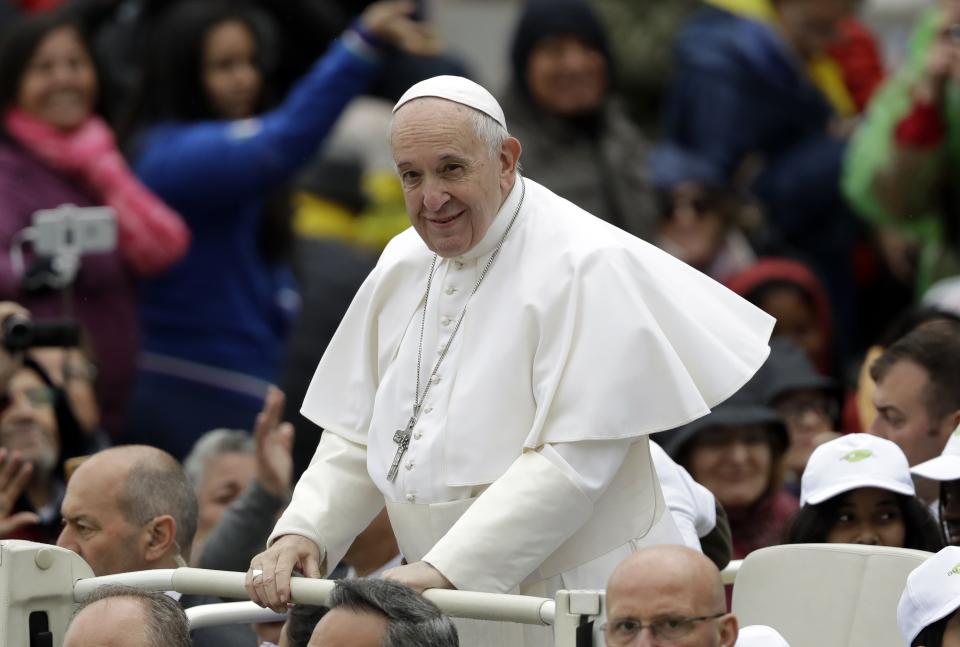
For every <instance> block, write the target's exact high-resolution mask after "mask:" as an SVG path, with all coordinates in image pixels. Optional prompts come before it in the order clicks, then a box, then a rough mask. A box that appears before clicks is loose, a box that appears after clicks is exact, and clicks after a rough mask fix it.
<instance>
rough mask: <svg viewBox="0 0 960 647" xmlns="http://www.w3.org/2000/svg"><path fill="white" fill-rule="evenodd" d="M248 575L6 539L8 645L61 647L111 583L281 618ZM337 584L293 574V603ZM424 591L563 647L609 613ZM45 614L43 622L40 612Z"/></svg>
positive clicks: (0, 626)
mask: <svg viewBox="0 0 960 647" xmlns="http://www.w3.org/2000/svg"><path fill="white" fill-rule="evenodd" d="M245 576H246V574H245V573H234V572H228V571H212V570H202V569H196V568H177V569H166V570H163V569H159V570H150V571H140V572H136V573H124V574H120V575H109V576H105V577H93V573H92V572H91V570H90V567H89V566H88V565H87V564H86V562H84V561H83V560H82V559H81V558H80V557H79V556H78V555H77V554H76V553H73V552H72V551H69V550H66V549H63V548H59V547H56V546H47V545H44V544H36V543H33V542H27V541H17V540H6V541H0V647H23V646H24V645H27V644H34V642H35V641H34V638H37V637H39V638H40V639H42V640H43V641H45V642H43V643H42V644H49V645H52V646H53V647H61V644H62V642H63V635H64V633H65V632H66V629H67V625H68V624H69V622H70V617H71V615H72V613H73V609H74V608H75V606H76V602H77V600H79V599H81V598H83V597H84V596H86V595H87V594H89V593H91V592H92V591H94V590H95V589H96V588H98V587H101V586H104V585H107V584H126V585H128V586H134V587H137V588H141V589H148V590H154V591H177V592H179V593H183V594H195V595H207V596H214V597H220V598H227V599H237V600H244V602H240V603H223V604H213V605H206V606H204V607H194V608H192V609H190V610H189V611H188V618H189V619H190V620H191V623H192V626H193V627H208V626H215V625H220V624H231V623H238V622H242V623H248V622H270V621H274V620H277V619H279V618H280V617H281V616H278V615H277V614H274V613H273V612H272V611H269V610H265V609H261V608H260V607H257V606H256V605H254V604H253V603H252V602H249V597H248V595H247V591H246V589H245V588H244V586H243V585H244V580H245ZM334 586H335V583H334V582H333V581H332V580H321V579H309V578H303V577H297V578H293V580H292V581H291V598H292V601H294V602H298V603H302V604H313V605H325V604H326V603H327V601H328V598H329V596H330V593H331V592H332V591H333V587H334ZM424 597H426V598H427V599H428V600H430V601H432V602H433V603H434V604H436V605H437V606H438V607H439V608H440V609H441V610H442V611H443V612H444V613H446V614H447V615H449V616H451V617H454V618H469V619H474V620H482V621H492V622H509V623H519V624H524V625H538V626H544V627H550V628H551V630H552V632H553V635H554V644H555V647H583V646H584V645H589V644H591V643H590V642H589V641H588V640H585V639H584V638H583V637H582V638H581V639H580V640H579V642H578V637H577V636H578V634H581V635H585V634H589V633H590V632H589V631H586V630H585V628H584V627H583V626H582V625H584V623H585V621H590V620H593V619H596V618H598V617H599V616H600V615H601V613H602V612H603V601H604V594H603V592H602V591H559V592H558V593H557V595H556V596H555V598H554V599H552V600H551V599H549V598H537V597H529V596H522V595H501V594H494V593H477V592H470V591H450V590H440V589H432V590H429V591H426V592H425V593H424ZM37 614H39V617H42V619H43V623H42V624H43V627H42V629H40V628H36V626H35V623H34V620H35V616H36V615H37Z"/></svg>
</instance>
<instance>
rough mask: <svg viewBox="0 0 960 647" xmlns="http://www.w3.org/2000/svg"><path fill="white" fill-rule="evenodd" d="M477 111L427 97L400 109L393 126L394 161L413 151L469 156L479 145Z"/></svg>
mask: <svg viewBox="0 0 960 647" xmlns="http://www.w3.org/2000/svg"><path fill="white" fill-rule="evenodd" d="M479 114H480V113H478V112H477V111H475V110H473V109H472V108H469V107H467V106H464V105H460V104H458V103H454V102H453V101H447V100H446V99H437V98H434V97H424V98H420V99H414V100H412V101H410V102H408V103H406V104H404V105H403V106H401V107H400V108H399V109H398V110H397V111H396V112H395V113H394V115H393V120H392V121H391V124H390V142H389V143H390V149H391V151H392V152H393V156H394V161H396V162H399V161H400V158H402V157H406V155H407V154H408V153H410V152H412V151H414V150H416V151H418V152H423V151H424V150H427V151H433V152H435V153H437V154H446V153H455V152H457V151H459V152H466V151H469V150H473V148H474V147H477V146H478V145H479V144H480V140H479V137H478V134H477V129H476V127H475V126H474V118H475V116H476V115H479Z"/></svg>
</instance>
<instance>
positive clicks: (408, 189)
mask: <svg viewBox="0 0 960 647" xmlns="http://www.w3.org/2000/svg"><path fill="white" fill-rule="evenodd" d="M472 120H473V116H472V114H471V110H470V109H469V108H466V107H464V106H461V105H458V104H456V103H453V102H451V101H446V100H443V99H434V98H424V99H417V100H414V101H411V102H410V103H408V104H406V105H404V106H403V107H401V108H400V109H399V110H398V111H397V114H396V117H395V119H394V123H393V129H392V131H391V147H392V149H393V158H394V162H395V163H396V165H397V172H398V173H399V174H400V181H401V183H402V185H403V193H404V200H405V202H406V206H407V214H408V215H409V216H410V222H411V224H412V225H413V228H414V229H416V230H417V233H418V234H420V237H421V238H422V239H423V241H424V242H425V243H426V244H427V247H429V248H430V249H431V250H432V251H434V252H436V253H437V254H439V255H440V256H444V257H453V256H460V255H461V254H464V253H465V252H467V251H468V250H470V249H471V248H473V247H474V246H475V245H476V244H477V243H479V242H480V240H481V239H483V236H484V235H485V234H486V233H487V230H488V229H489V228H490V224H491V223H492V222H493V220H494V218H496V216H497V212H498V211H499V210H500V205H501V204H503V201H504V199H505V198H506V195H507V193H508V192H509V189H510V187H511V186H512V177H513V167H514V164H515V163H516V158H515V157H511V155H510V154H509V153H504V152H501V153H500V154H499V155H494V154H493V152H492V151H491V150H490V148H489V146H488V145H487V144H486V143H485V142H482V141H481V140H480V138H479V137H478V136H477V133H476V130H475V128H474V126H473V122H472ZM513 141H516V140H513ZM518 152H519V151H518Z"/></svg>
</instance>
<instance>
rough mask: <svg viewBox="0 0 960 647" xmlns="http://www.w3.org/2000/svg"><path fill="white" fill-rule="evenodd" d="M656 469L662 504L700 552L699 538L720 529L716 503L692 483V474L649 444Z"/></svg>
mask: <svg viewBox="0 0 960 647" xmlns="http://www.w3.org/2000/svg"><path fill="white" fill-rule="evenodd" d="M650 454H651V456H652V457H653V465H654V467H655V468H656V471H657V478H659V479H660V488H661V489H662V490H663V500H664V501H665V502H666V504H667V508H668V509H669V510H670V514H671V515H673V520H674V522H676V524H677V529H678V530H679V531H680V534H681V535H683V541H684V543H685V544H686V545H687V546H688V547H689V548H693V549H694V550H700V549H701V546H700V537H703V536H705V535H707V534H708V533H709V532H710V531H711V530H713V528H714V526H716V525H717V509H716V500H715V499H714V496H713V494H711V493H710V491H709V490H708V489H707V488H705V487H703V486H702V485H700V484H699V483H697V482H696V481H694V480H693V477H692V476H690V473H689V472H687V470H685V469H684V468H683V467H682V466H681V465H677V464H676V463H675V462H674V461H673V460H672V459H671V458H670V457H669V456H668V455H667V453H666V452H665V451H663V448H661V447H660V446H659V445H657V444H656V443H650Z"/></svg>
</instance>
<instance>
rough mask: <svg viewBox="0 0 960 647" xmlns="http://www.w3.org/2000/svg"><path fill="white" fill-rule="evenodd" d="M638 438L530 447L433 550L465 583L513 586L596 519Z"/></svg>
mask: <svg viewBox="0 0 960 647" xmlns="http://www.w3.org/2000/svg"><path fill="white" fill-rule="evenodd" d="M630 442H631V440H630V439H627V440H615V441H584V442H577V443H563V444H558V445H552V446H551V445H545V446H543V447H542V448H540V450H539V451H528V452H524V453H523V454H522V455H521V456H520V458H518V459H517V460H516V461H515V462H514V463H513V465H511V467H510V468H509V469H508V470H507V472H506V473H505V474H504V475H503V476H501V477H500V478H498V479H497V480H496V481H494V483H493V484H492V485H491V486H490V487H489V488H487V490H486V491H485V492H484V493H483V494H482V495H480V497H479V498H478V499H477V501H476V502H475V503H474V504H473V505H472V506H470V508H469V509H468V510H467V511H466V512H465V513H464V514H463V516H462V517H460V519H459V520H458V521H457V523H456V524H454V526H453V527H452V528H451V529H450V530H449V531H448V532H447V534H446V535H444V536H443V537H442V538H441V539H440V541H438V542H437V543H436V544H435V545H434V547H433V548H432V549H431V550H430V552H428V553H427V554H426V555H425V556H424V558H423V561H425V562H427V563H429V564H431V565H432V566H433V567H434V568H436V569H437V570H438V571H440V572H441V573H443V575H444V576H445V577H446V578H447V579H448V580H450V582H451V583H453V585H454V586H456V587H457V588H458V589H461V590H470V591H489V592H500V593H504V592H507V591H511V590H513V588H514V587H516V586H517V585H519V584H520V583H521V582H522V581H523V580H524V579H525V578H526V577H527V575H529V574H530V573H532V572H533V571H534V570H535V569H537V568H538V567H539V566H540V565H541V564H542V563H543V561H544V560H545V559H546V558H547V557H548V556H549V555H550V554H551V553H553V552H554V550H556V549H557V548H558V547H559V546H560V545H561V544H562V543H563V542H564V541H565V540H566V539H568V538H569V537H570V536H571V535H573V533H574V532H576V531H577V530H578V529H579V528H580V527H581V526H582V525H583V524H584V523H586V521H587V520H588V519H589V518H590V516H591V514H592V512H593V504H594V502H595V501H596V500H597V499H598V498H600V495H602V494H603V492H604V491H605V490H606V488H607V486H608V485H609V484H610V482H611V481H612V480H613V478H614V477H615V476H616V474H617V472H618V470H619V469H620V466H621V465H622V464H623V461H624V458H625V457H626V455H627V450H628V448H629V445H630Z"/></svg>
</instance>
